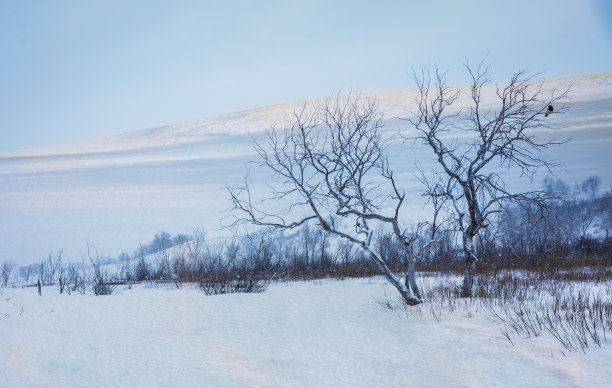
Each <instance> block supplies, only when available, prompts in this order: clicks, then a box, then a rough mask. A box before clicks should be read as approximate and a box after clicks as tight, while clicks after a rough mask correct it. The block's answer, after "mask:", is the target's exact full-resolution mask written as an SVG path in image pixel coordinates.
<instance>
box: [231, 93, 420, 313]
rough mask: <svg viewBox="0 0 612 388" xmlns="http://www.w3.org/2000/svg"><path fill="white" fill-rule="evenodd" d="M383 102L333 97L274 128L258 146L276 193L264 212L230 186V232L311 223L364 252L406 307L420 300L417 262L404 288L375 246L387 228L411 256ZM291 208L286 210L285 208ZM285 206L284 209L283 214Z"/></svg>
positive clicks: (245, 189) (243, 190) (244, 191)
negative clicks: (384, 132)
mask: <svg viewBox="0 0 612 388" xmlns="http://www.w3.org/2000/svg"><path fill="white" fill-rule="evenodd" d="M381 127H382V118H381V115H380V114H379V113H378V103H377V101H376V100H373V99H368V100H365V99H361V98H360V97H336V98H332V99H328V100H326V101H325V102H324V103H322V104H320V105H317V106H315V107H309V106H306V105H305V106H304V107H303V109H302V110H301V111H299V112H295V113H294V117H293V120H292V122H291V124H290V125H289V126H287V127H285V128H284V129H283V130H280V131H278V130H269V131H268V132H267V144H264V145H261V144H258V143H255V149H256V150H257V152H258V154H259V157H260V162H259V164H260V165H261V166H263V167H265V168H266V169H267V170H269V171H271V172H272V173H273V184H272V186H273V190H274V192H273V193H272V194H270V195H269V196H268V197H267V200H268V202H272V203H273V204H274V205H273V209H272V210H265V209H264V208H262V204H261V203H259V202H257V201H256V200H254V199H253V197H252V192H251V189H250V187H249V184H248V182H247V181H246V180H245V184H244V185H243V186H237V187H230V188H228V191H229V194H230V197H231V199H232V201H233V205H234V210H235V213H234V214H235V218H234V222H233V223H232V226H235V225H237V224H241V223H251V224H255V225H260V226H272V227H275V228H279V229H293V228H296V227H299V226H301V225H304V224H307V223H311V224H314V225H317V226H318V227H319V228H321V229H322V230H324V231H325V232H327V233H331V234H333V235H335V236H338V237H340V238H341V239H343V240H345V241H349V242H351V243H353V244H354V245H356V246H359V247H360V248H361V249H362V250H363V251H364V252H365V253H366V254H367V255H368V257H370V258H371V259H372V260H373V261H374V263H376V265H377V266H378V268H379V269H380V271H381V272H382V274H383V275H384V276H385V278H386V279H387V280H388V281H389V282H390V283H391V284H392V285H393V286H394V287H395V288H396V289H397V290H398V292H399V293H400V295H401V296H402V298H403V300H404V301H405V302H406V303H407V304H409V305H416V304H418V303H420V302H421V295H420V292H419V289H418V287H417V284H416V280H415V272H414V261H413V260H409V268H408V273H407V275H406V279H405V282H402V281H401V280H400V279H398V278H397V277H396V276H395V275H394V274H393V273H392V272H391V270H390V269H389V267H388V265H387V263H386V262H385V260H384V258H383V257H382V256H381V255H380V254H379V253H378V252H377V250H376V249H375V248H374V246H373V238H372V237H373V235H374V230H375V228H376V227H377V226H378V227H386V228H387V229H390V230H391V231H392V233H393V234H394V236H395V238H397V239H398V240H399V241H401V242H402V244H401V246H402V247H403V249H404V251H405V252H404V254H405V255H406V256H407V257H408V246H409V244H410V243H411V239H410V238H409V237H408V236H407V235H406V234H405V233H404V232H402V230H401V229H400V224H399V220H398V215H399V212H400V209H401V207H402V204H403V203H404V198H405V195H404V193H402V192H400V190H399V189H398V187H397V185H396V182H395V178H394V175H393V172H392V171H391V169H390V167H389V163H388V161H387V158H386V155H385V153H384V149H383V148H384V141H383V138H382V136H381V133H380V129H381ZM283 204H286V205H283ZM279 207H280V210H279Z"/></svg>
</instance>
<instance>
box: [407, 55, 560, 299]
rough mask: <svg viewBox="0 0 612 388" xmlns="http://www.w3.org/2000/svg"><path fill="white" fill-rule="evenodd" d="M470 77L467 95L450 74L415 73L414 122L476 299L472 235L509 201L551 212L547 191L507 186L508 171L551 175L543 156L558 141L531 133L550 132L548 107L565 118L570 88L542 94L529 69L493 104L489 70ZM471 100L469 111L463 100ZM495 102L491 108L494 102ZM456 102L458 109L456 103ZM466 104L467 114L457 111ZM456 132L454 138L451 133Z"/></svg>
mask: <svg viewBox="0 0 612 388" xmlns="http://www.w3.org/2000/svg"><path fill="white" fill-rule="evenodd" d="M466 69H467V71H468V73H469V75H470V78H471V86H470V88H469V92H468V95H467V96H462V92H461V91H460V90H456V89H455V90H453V89H450V88H449V87H448V86H447V82H446V79H445V75H444V74H443V73H441V72H440V71H439V70H438V69H437V68H436V69H435V71H434V72H433V74H432V72H431V71H429V70H424V71H422V72H421V74H420V75H418V74H416V73H415V75H414V79H415V81H416V84H417V89H418V90H417V93H418V94H417V97H416V103H417V111H416V112H415V117H413V118H411V119H409V122H410V123H411V124H412V125H413V126H414V127H415V128H416V129H417V139H419V140H421V141H422V142H423V143H424V144H425V145H426V146H427V147H428V148H429V149H430V150H431V151H432V152H433V156H434V158H435V160H436V162H437V165H438V168H439V169H437V171H436V172H437V174H436V176H437V179H436V182H435V184H429V185H427V189H426V191H427V193H426V194H427V195H429V196H431V197H435V198H436V199H437V201H440V199H441V200H442V201H443V202H444V203H445V204H447V205H448V206H449V207H450V209H451V212H452V213H453V214H454V224H455V225H456V227H457V230H458V231H459V233H460V235H461V242H462V247H463V253H464V257H465V264H466V268H465V273H464V279H463V284H462V287H461V296H463V297H468V296H471V295H472V283H473V278H474V272H475V268H476V262H477V261H478V255H477V252H476V246H475V243H474V238H475V237H476V235H478V233H479V232H481V231H482V230H483V229H486V228H487V226H488V225H489V224H490V223H491V221H492V220H493V218H494V217H495V215H496V214H497V213H499V212H500V207H501V205H502V203H504V202H513V203H516V204H519V205H530V206H534V205H535V206H536V207H537V208H539V209H544V208H546V207H548V201H549V199H550V197H549V195H548V193H547V192H545V191H528V192H518V193H517V192H515V191H513V190H511V189H510V188H509V187H508V186H507V184H506V178H507V176H508V174H509V171H508V169H510V168H516V171H518V173H519V174H520V175H521V176H526V177H528V178H530V179H531V178H532V177H533V175H534V174H535V172H536V171H538V170H541V169H545V170H550V168H551V167H552V166H553V163H552V162H551V161H549V160H547V159H546V158H545V156H544V151H546V150H547V149H548V148H549V147H550V146H552V145H556V144H561V143H559V142H555V141H547V140H544V141H538V140H536V138H535V136H534V134H533V132H532V131H533V129H535V128H551V124H550V122H551V119H552V117H546V116H548V115H546V116H545V113H546V112H548V111H549V107H550V106H553V105H554V112H555V114H557V113H562V112H564V111H565V110H566V109H565V107H563V106H559V105H558V103H559V102H560V101H561V100H563V99H565V98H567V94H568V91H567V90H565V91H561V92H557V91H556V90H545V89H544V87H543V83H541V82H533V81H532V77H528V76H526V74H525V72H524V71H519V72H517V73H515V74H513V75H512V77H511V78H510V82H509V83H508V84H507V85H505V86H503V87H502V86H498V87H497V88H496V89H495V94H494V98H493V100H491V99H489V98H487V99H486V101H485V100H483V89H484V88H485V85H487V84H490V83H491V79H490V78H489V75H488V74H489V69H488V67H483V64H482V63H481V64H480V65H479V66H478V67H477V68H476V69H472V68H471V67H470V66H469V65H466ZM462 97H467V99H468V103H467V106H465V105H464V104H463V103H461V102H458V101H460V99H461V98H462ZM492 103H493V104H494V105H492ZM453 105H454V106H453ZM459 105H461V107H462V109H453V108H454V107H456V106H459ZM451 130H453V131H455V132H454V133H453V135H455V134H459V133H460V131H463V133H461V137H458V136H449V133H448V132H449V131H451Z"/></svg>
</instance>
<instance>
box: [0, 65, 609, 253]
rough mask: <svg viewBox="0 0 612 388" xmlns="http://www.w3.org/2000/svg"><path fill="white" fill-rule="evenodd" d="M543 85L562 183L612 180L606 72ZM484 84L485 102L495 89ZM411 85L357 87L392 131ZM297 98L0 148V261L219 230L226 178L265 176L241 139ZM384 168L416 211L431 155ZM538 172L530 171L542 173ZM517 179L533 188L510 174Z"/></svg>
mask: <svg viewBox="0 0 612 388" xmlns="http://www.w3.org/2000/svg"><path fill="white" fill-rule="evenodd" d="M544 86H545V88H547V89H559V90H563V89H565V88H568V87H570V86H571V90H572V91H571V93H570V97H571V98H570V99H569V100H568V101H567V104H568V106H569V112H568V113H567V114H564V115H555V116H554V117H551V122H553V123H554V124H555V125H558V126H560V127H562V129H561V130H559V131H556V132H554V133H550V132H546V133H542V134H541V135H542V136H553V137H556V138H559V139H567V138H572V141H571V142H569V143H568V144H565V145H563V146H560V147H557V148H554V149H552V150H551V156H552V157H553V158H554V159H556V160H558V161H559V162H561V164H563V167H562V168H560V169H558V170H556V171H555V174H556V175H557V176H558V177H560V178H562V179H564V180H566V181H567V182H569V183H574V182H578V181H580V180H582V179H584V178H585V177H587V176H589V175H599V176H601V178H602V182H603V184H604V186H607V185H610V184H612V171H611V170H610V168H609V167H610V165H612V156H611V153H610V152H609V150H610V149H612V147H611V146H612V136H611V133H612V124H611V123H612V110H611V109H610V107H611V106H612V74H604V75H592V76H581V77H570V78H563V79H557V80H551V81H546V82H545V85H544ZM494 90H495V89H494V87H488V88H487V89H486V91H485V100H486V99H487V98H489V97H490V96H491V95H492V93H494ZM414 95H415V93H414V92H389V93H372V94H364V96H365V97H376V98H377V99H378V101H379V104H380V108H381V111H382V112H383V113H384V117H385V121H386V125H387V126H386V128H387V129H386V131H387V132H388V133H394V132H395V131H397V130H398V129H399V128H400V127H402V128H405V127H406V123H405V122H403V121H399V120H397V117H409V114H410V112H411V110H412V108H413V98H414ZM303 104H304V102H294V103H286V104H280V105H274V106H270V107H263V108H256V109H251V110H247V111H242V112H235V113H231V114H226V115H222V116H217V117H212V118H207V119H203V120H198V121H194V122H186V123H180V124H175V125H169V126H163V127H158V128H151V129H145V130H138V131H133V132H127V133H124V134H120V135H116V136H111V137H106V138H100V139H93V140H91V141H87V142H82V143H75V144H65V145H56V146H49V147H45V148H39V149H28V150H18V151H11V152H4V153H0V212H1V213H2V214H3V217H2V218H1V219H0V234H2V235H3V238H4V240H5V243H4V244H3V250H2V252H0V261H2V260H16V261H17V262H19V263H30V262H34V261H37V260H40V259H41V258H42V257H44V256H45V255H47V254H48V253H49V252H51V251H56V250H58V249H65V250H66V251H65V254H66V256H68V257H71V258H73V259H80V257H81V255H82V253H83V252H84V251H85V244H86V242H87V241H90V243H91V244H93V245H95V246H97V247H98V248H99V249H101V250H103V251H104V252H105V253H106V254H110V255H115V254H117V253H119V252H120V251H122V250H123V251H128V252H131V251H132V250H133V249H134V248H135V247H136V246H137V245H138V242H139V241H148V240H149V239H150V238H151V236H153V235H154V234H155V233H158V232H160V231H162V230H166V231H168V232H170V233H172V234H176V233H189V232H190V231H191V229H192V228H196V227H203V228H205V229H206V230H207V231H208V233H209V235H210V236H217V235H227V234H230V233H231V232H230V231H228V230H223V229H221V230H220V228H221V226H222V224H221V223H220V220H221V219H222V218H223V217H224V216H226V215H227V213H226V211H227V209H229V207H230V205H229V203H228V200H227V194H226V191H225V186H226V185H231V184H236V183H240V182H241V181H242V180H243V178H244V176H245V174H247V172H250V175H251V178H252V179H254V180H255V181H260V182H265V181H266V180H267V179H268V175H267V173H266V172H264V171H261V170H258V169H257V168H255V167H253V166H251V165H249V161H252V160H254V159H255V158H256V155H255V154H254V152H253V149H252V147H251V137H254V138H255V139H260V138H261V136H262V134H263V131H264V130H265V129H268V128H270V127H272V126H277V127H282V125H283V124H284V123H286V122H287V120H289V119H290V117H291V114H292V113H293V112H294V111H295V110H296V109H298V108H300V107H301V106H303ZM389 153H390V157H391V161H392V166H393V168H394V169H395V171H397V172H398V174H403V176H404V178H406V179H405V180H404V186H403V187H402V188H403V189H404V190H406V191H407V192H408V193H409V194H411V195H414V196H415V198H416V199H415V201H413V202H412V203H411V204H410V206H411V207H410V208H408V209H407V211H410V212H412V213H413V214H415V215H417V216H418V215H419V214H421V213H422V210H420V207H421V206H422V202H420V201H419V200H418V186H417V185H416V183H415V182H414V181H413V180H412V178H410V171H411V169H412V168H413V166H414V164H415V162H416V161H419V163H424V164H425V165H426V163H427V161H428V160H429V159H428V158H429V155H428V154H426V153H424V150H423V149H421V148H420V147H419V146H418V145H414V146H412V145H406V144H403V143H399V142H397V143H394V144H391V146H390V148H389ZM542 178H543V176H538V177H537V179H542ZM516 184H517V185H525V184H530V185H531V184H533V185H538V184H539V181H535V182H533V183H524V182H523V183H521V182H517V183H516Z"/></svg>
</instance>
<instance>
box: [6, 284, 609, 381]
mask: <svg viewBox="0 0 612 388" xmlns="http://www.w3.org/2000/svg"><path fill="white" fill-rule="evenodd" d="M428 279H435V278H423V281H424V282H427V281H432V280H428ZM172 287H174V286H172ZM42 292H43V293H42V296H41V297H39V296H38V295H37V292H36V289H35V288H24V289H3V290H2V295H1V296H0V344H1V345H2V347H1V348H0V349H1V350H0V386H2V387H60V386H87V387H96V386H99V387H109V386H134V387H139V386H142V387H145V386H181V387H203V386H210V387H234V386H236V387H238V386H240V387H245V386H246V387H313V386H317V387H332V386H333V387H376V386H385V387H388V386H391V387H406V386H428V387H431V386H433V387H436V386H437V387H449V386H453V387H455V386H456V387H464V386H465V387H467V386H469V387H494V386H512V387H516V386H538V387H573V386H584V387H587V386H588V387H595V386H597V387H604V386H612V354H611V352H610V348H609V347H608V346H607V344H605V345H604V346H603V347H602V348H597V347H594V348H589V350H588V351H587V353H586V354H582V353H576V352H568V351H567V350H565V349H563V348H562V346H561V345H560V344H559V343H558V342H556V341H555V340H554V339H553V338H552V337H550V336H546V335H543V336H541V337H537V338H529V339H522V338H514V339H513V341H514V346H512V345H511V344H510V343H509V341H508V340H506V339H505V338H503V336H502V335H501V333H500V329H501V327H502V326H501V324H500V323H499V322H496V321H494V320H493V319H492V318H491V317H490V316H489V315H488V314H487V313H486V312H485V311H484V310H483V309H481V308H479V307H478V306H477V304H465V305H462V306H460V307H459V308H457V309H456V310H455V311H454V312H453V313H445V314H443V316H442V318H441V320H440V321H438V320H436V319H434V318H433V317H432V315H431V314H429V313H428V309H429V306H428V304H427V303H426V304H424V305H422V306H421V307H420V309H421V310H420V311H421V312H420V313H419V312H416V313H406V312H405V311H403V310H401V309H399V310H388V309H385V308H382V307H381V306H380V304H379V303H378V302H380V301H382V300H384V299H385V298H389V297H392V295H394V291H393V289H392V287H391V286H389V285H388V284H387V283H386V281H385V280H384V279H382V278H371V279H355V280H344V281H338V280H324V281H314V282H287V283H276V284H272V285H271V286H270V287H269V289H268V290H267V291H266V292H264V293H260V294H228V295H217V296H205V295H204V294H203V293H202V292H201V291H199V290H198V289H195V288H190V287H188V286H185V287H184V288H182V289H180V290H176V289H172V288H164V287H159V288H150V287H147V286H146V285H138V286H135V287H133V288H132V289H127V288H126V287H123V288H118V289H117V290H116V291H115V293H114V294H113V295H111V296H105V297H95V296H93V295H91V294H87V295H78V294H74V293H73V294H72V295H66V294H61V295H60V294H59V293H58V290H57V288H55V287H48V288H43V291H42ZM22 309H23V310H22ZM609 341H610V340H608V342H609Z"/></svg>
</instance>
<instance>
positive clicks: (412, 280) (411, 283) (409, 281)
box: [404, 260, 421, 299]
mask: <svg viewBox="0 0 612 388" xmlns="http://www.w3.org/2000/svg"><path fill="white" fill-rule="evenodd" d="M414 272H415V271H414V260H410V261H408V272H407V273H406V280H405V282H404V284H405V285H406V288H408V289H410V290H412V293H413V294H414V296H415V297H416V298H417V299H421V292H420V291H419V287H418V286H417V284H416V276H415V273H414Z"/></svg>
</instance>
